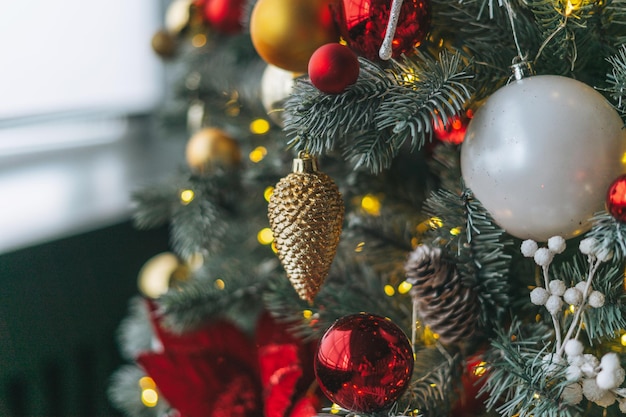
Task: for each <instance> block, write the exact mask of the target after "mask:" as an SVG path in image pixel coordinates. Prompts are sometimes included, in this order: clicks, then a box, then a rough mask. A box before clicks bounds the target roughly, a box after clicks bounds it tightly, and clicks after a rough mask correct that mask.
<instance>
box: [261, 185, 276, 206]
mask: <svg viewBox="0 0 626 417" xmlns="http://www.w3.org/2000/svg"><path fill="white" fill-rule="evenodd" d="M272 194H274V187H272V186H271V185H270V186H269V187H266V188H265V191H263V198H265V201H267V202H268V203H269V201H270V198H272Z"/></svg>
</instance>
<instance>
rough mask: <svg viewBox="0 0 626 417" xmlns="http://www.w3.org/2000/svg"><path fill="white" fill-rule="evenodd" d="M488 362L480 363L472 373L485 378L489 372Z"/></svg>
mask: <svg viewBox="0 0 626 417" xmlns="http://www.w3.org/2000/svg"><path fill="white" fill-rule="evenodd" d="M486 365H487V362H479V363H478V364H476V366H474V369H472V373H473V374H474V375H475V376H483V375H484V374H485V372H487V367H486Z"/></svg>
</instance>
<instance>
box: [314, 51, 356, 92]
mask: <svg viewBox="0 0 626 417" xmlns="http://www.w3.org/2000/svg"><path fill="white" fill-rule="evenodd" d="M309 77H310V78H311V83H312V84H313V85H314V86H315V87H316V88H317V89H318V90H320V91H322V92H324V93H327V94H339V93H341V92H342V91H343V90H345V89H346V87H347V86H349V85H351V84H354V83H355V82H356V80H357V78H359V59H358V58H357V56H356V54H355V53H354V52H352V50H350V48H348V47H347V46H343V45H341V44H340V43H327V44H326V45H322V46H320V47H319V48H317V49H316V50H315V52H313V55H311V59H309Z"/></svg>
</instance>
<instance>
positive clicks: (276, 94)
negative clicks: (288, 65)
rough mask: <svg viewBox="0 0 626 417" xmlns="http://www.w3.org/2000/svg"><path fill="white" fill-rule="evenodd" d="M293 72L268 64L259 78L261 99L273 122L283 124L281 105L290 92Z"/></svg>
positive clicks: (292, 83)
mask: <svg viewBox="0 0 626 417" xmlns="http://www.w3.org/2000/svg"><path fill="white" fill-rule="evenodd" d="M294 77H295V74H294V73H293V72H291V71H286V70H284V69H281V68H278V67H275V66H274V65H268V66H267V67H266V68H265V70H264V71H263V76H262V78H261V101H262V103H263V108H264V109H265V111H266V112H267V115H268V116H269V117H270V119H272V121H273V122H274V123H276V124H277V125H279V126H282V125H283V121H282V105H283V102H284V101H285V99H286V98H287V97H288V96H289V94H291V90H292V89H293V85H294Z"/></svg>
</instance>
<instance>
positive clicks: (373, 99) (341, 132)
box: [285, 51, 471, 172]
mask: <svg viewBox="0 0 626 417" xmlns="http://www.w3.org/2000/svg"><path fill="white" fill-rule="evenodd" d="M470 79H471V75H470V74H469V72H468V67H467V65H466V64H465V63H464V61H463V60H462V59H461V56H460V55H459V54H452V53H449V52H445V51H444V52H442V53H441V54H440V56H439V60H435V59H433V58H431V57H428V56H426V55H425V54H421V53H416V54H415V55H414V56H411V57H407V58H405V59H404V60H403V61H402V62H397V61H391V62H390V64H389V68H387V69H382V68H380V67H378V66H376V65H374V64H373V63H370V62H367V61H365V60H363V59H362V60H361V74H360V76H359V80H358V81H357V83H356V84H354V85H352V86H350V87H348V88H347V89H346V91H345V92H343V93H341V94H337V95H328V94H324V93H321V92H320V91H318V90H317V89H316V88H315V87H313V86H312V85H311V84H310V83H309V82H308V81H306V80H300V81H299V82H298V83H297V84H296V86H295V88H294V93H293V94H292V96H291V97H290V98H289V99H288V100H287V102H286V103H285V111H286V120H285V132H286V133H287V135H288V136H289V137H290V138H291V141H290V143H291V145H293V146H294V147H295V148H296V149H298V150H307V151H308V152H310V153H312V154H315V155H319V154H324V153H329V152H332V151H335V150H340V151H342V152H343V155H344V157H345V158H346V159H347V160H351V161H352V162H354V164H355V166H356V167H360V166H365V167H367V168H369V169H370V170H371V171H372V172H380V171H382V170H383V169H387V168H389V167H390V166H391V163H392V161H393V159H394V158H395V157H396V156H397V155H398V154H399V153H400V152H401V151H402V149H403V147H404V145H405V143H406V144H407V145H409V147H410V149H411V150H415V149H419V148H421V147H422V146H423V145H424V144H425V143H426V141H428V140H430V139H431V136H432V131H433V123H434V122H435V121H437V120H439V119H441V120H443V122H444V123H446V122H447V120H448V119H450V118H452V117H454V116H456V115H458V114H459V113H460V112H461V110H462V109H463V108H464V106H465V104H466V103H467V101H468V100H469V98H470V96H471V87H470V84H469V80H470Z"/></svg>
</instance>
